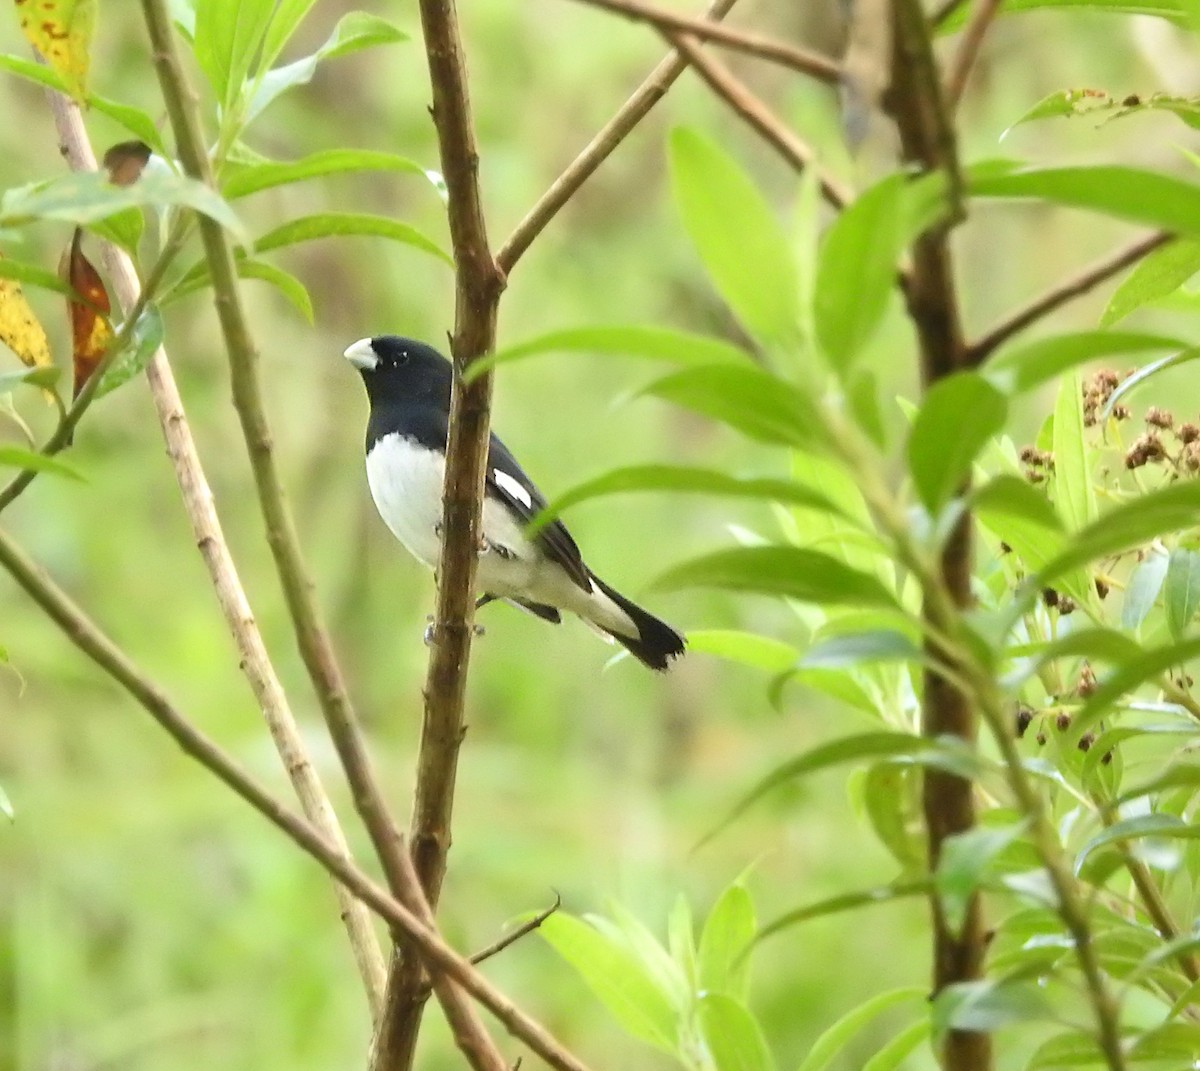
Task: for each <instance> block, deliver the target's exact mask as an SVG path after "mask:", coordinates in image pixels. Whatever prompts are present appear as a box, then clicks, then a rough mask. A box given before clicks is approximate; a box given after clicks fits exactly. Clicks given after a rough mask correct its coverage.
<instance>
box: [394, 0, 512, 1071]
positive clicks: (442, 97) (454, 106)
mask: <svg viewBox="0 0 1200 1071" xmlns="http://www.w3.org/2000/svg"><path fill="white" fill-rule="evenodd" d="M419 6H420V14H421V32H422V36H423V38H424V42H425V55H426V58H427V60H428V64H429V81H430V87H431V90H432V96H433V105H432V114H433V121H434V125H435V127H436V128H437V139H438V150H439V153H440V157H441V165H442V175H443V176H444V177H445V181H446V191H447V215H448V220H449V224H450V241H451V245H452V248H453V252H454V270H455V308H454V333H453V335H452V336H451V340H450V352H451V355H452V356H453V358H454V367H455V372H456V375H455V378H454V388H453V391H452V396H451V400H450V429H449V436H448V439H447V443H446V476H445V484H444V487H443V515H442V531H443V533H444V538H443V540H442V553H441V560H440V561H439V563H438V573H437V575H438V595H437V609H436V615H435V619H434V624H433V642H432V645H431V651H430V657H429V669H428V673H427V675H426V678H425V713H424V719H423V721H422V723H421V741H420V747H419V751H418V756H417V783H416V788H415V791H414V793H413V815H412V827H411V828H412V834H411V836H412V852H413V862H414V864H415V865H416V871H417V875H418V877H419V878H420V883H421V888H422V890H423V894H424V896H425V898H426V900H427V901H428V902H429V905H430V909H431V911H436V909H437V903H438V899H439V896H440V893H441V888H442V879H443V878H444V876H445V873H446V856H447V853H448V852H449V849H450V819H451V815H452V813H453V809H454V782H455V776H456V774H457V769H458V750H459V745H460V744H461V743H462V738H463V733H464V731H465V726H464V722H463V706H464V702H465V699H466V685H467V667H468V664H469V661H470V656H471V638H472V635H473V631H474V630H473V622H474V618H475V566H476V563H477V558H478V550H477V548H478V547H479V545H480V541H481V537H482V534H483V532H482V508H483V482H484V472H485V470H486V467H487V455H488V425H489V419H490V410H491V397H492V377H491V373H490V372H489V373H485V374H484V375H481V376H480V377H479V378H478V379H475V380H473V381H472V382H471V383H470V384H469V385H467V386H464V385H463V378H462V373H463V371H465V369H466V368H467V367H468V366H469V365H470V363H471V362H472V361H473V360H475V358H477V357H479V356H480V355H481V354H484V353H487V352H488V351H489V350H491V349H493V348H494V346H495V342H496V316H497V310H498V306H499V302H500V294H501V293H502V291H503V289H504V273H503V272H502V271H501V270H500V269H499V268H498V267H497V266H496V262H495V260H494V259H493V258H492V254H491V251H490V247H489V245H488V238H487V228H486V226H485V223H484V217H483V207H482V203H481V200H480V193H479V181H478V180H479V175H478V171H479V156H478V152H477V151H476V147H475V134H474V130H473V129H472V125H471V105H470V96H469V92H468V88H467V70H466V58H465V56H464V54H463V48H462V41H461V38H460V35H459V28H458V16H457V13H456V12H455V8H454V0H420V5H419ZM422 975H423V972H422V967H421V963H420V961H419V960H418V959H417V958H416V957H414V956H412V955H411V954H408V950H406V949H404V948H402V947H397V949H396V950H395V952H394V953H393V956H392V964H391V969H390V971H389V974H388V985H387V993H386V997H385V1007H384V1015H383V1019H382V1021H381V1022H380V1026H379V1030H378V1031H377V1032H376V1037H375V1044H374V1047H373V1051H372V1058H371V1067H372V1068H373V1069H375V1071H408V1069H409V1068H411V1067H412V1061H413V1055H414V1053H415V1051H416V1043H417V1034H418V1033H419V1031H420V1027H421V1013H422V1008H423V1006H424V1002H423V1001H422V1000H421V999H420V994H421V989H422V987H423V985H424V979H423V977H422Z"/></svg>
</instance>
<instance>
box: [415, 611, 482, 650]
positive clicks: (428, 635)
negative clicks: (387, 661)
mask: <svg viewBox="0 0 1200 1071" xmlns="http://www.w3.org/2000/svg"><path fill="white" fill-rule="evenodd" d="M489 601H490V600H489ZM471 632H472V634H473V635H475V636H486V635H487V629H485V628H484V627H483V626H482V625H481V624H479V623H478V622H475V623H473V624H472V625H471ZM436 636H437V620H436V619H435V617H434V615H433V614H426V615H425V632H424V635H423V636H422V639H423V640H424V641H425V646H426V647H432V646H433V644H434V639H435V637H436Z"/></svg>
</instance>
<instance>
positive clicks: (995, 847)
mask: <svg viewBox="0 0 1200 1071" xmlns="http://www.w3.org/2000/svg"><path fill="white" fill-rule="evenodd" d="M1024 832H1025V823H1018V824H1015V825H1010V826H1002V827H999V828H997V827H991V826H980V827H978V828H976V829H971V830H968V831H967V832H965V833H956V834H954V835H953V836H950V837H947V838H946V839H945V840H944V841H942V851H941V856H940V857H939V859H938V865H937V872H936V874H935V887H936V889H937V894H938V899H939V900H940V901H941V904H942V911H943V912H944V914H945V917H946V925H947V926H948V927H949V928H950V930H951V932H952V933H954V934H957V933H959V931H960V930H961V929H962V926H963V923H964V922H965V921H966V917H967V907H968V905H969V904H970V902H971V897H972V896H974V895H975V892H976V890H978V889H979V887H980V885H982V884H983V882H984V880H985V879H986V878H987V876H988V875H989V874H990V873H991V869H992V864H993V862H994V861H995V859H996V857H997V856H999V855H1000V853H1001V852H1003V851H1004V850H1005V849H1006V848H1007V847H1008V846H1009V845H1010V844H1012V843H1013V841H1015V840H1016V839H1017V838H1018V837H1020V836H1021V835H1022V834H1023V833H1024Z"/></svg>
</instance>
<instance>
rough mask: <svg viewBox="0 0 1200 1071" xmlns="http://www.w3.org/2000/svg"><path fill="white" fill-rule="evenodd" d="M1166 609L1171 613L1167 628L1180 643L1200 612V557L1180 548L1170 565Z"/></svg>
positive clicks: (1165, 598)
mask: <svg viewBox="0 0 1200 1071" xmlns="http://www.w3.org/2000/svg"><path fill="white" fill-rule="evenodd" d="M1163 605H1164V607H1165V609H1166V612H1167V627H1168V628H1169V629H1170V630H1171V635H1172V636H1174V637H1175V639H1179V638H1181V637H1182V636H1183V634H1184V632H1186V631H1187V627H1188V625H1190V624H1191V623H1192V618H1193V617H1195V616H1196V609H1197V607H1200V554H1197V553H1196V551H1194V550H1185V549H1184V548H1183V547H1176V548H1175V549H1174V550H1173V551H1171V556H1170V559H1169V560H1168V562H1167V579H1166V584H1165V586H1164V588H1163Z"/></svg>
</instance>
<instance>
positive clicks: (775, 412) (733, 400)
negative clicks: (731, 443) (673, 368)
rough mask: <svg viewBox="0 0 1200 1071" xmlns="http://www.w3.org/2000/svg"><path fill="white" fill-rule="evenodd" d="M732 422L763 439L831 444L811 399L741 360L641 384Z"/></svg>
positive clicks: (661, 395)
mask: <svg viewBox="0 0 1200 1071" xmlns="http://www.w3.org/2000/svg"><path fill="white" fill-rule="evenodd" d="M642 393H643V394H651V395H654V396H655V397H658V398H663V399H665V400H666V401H669V402H674V403H675V404H676V405H681V406H683V407H684V408H685V409H691V410H693V411H694V412H697V413H702V414H703V415H704V416H707V417H711V418H712V419H713V420H719V421H721V422H722V423H724V424H728V425H729V426H730V427H731V428H734V429H735V430H737V431H740V432H741V433H742V434H743V435H745V436H747V437H749V438H751V439H757V440H759V441H760V442H766V443H774V444H783V445H785V446H801V447H807V448H809V449H814V450H820V449H824V448H825V447H826V446H827V440H826V439H825V436H824V434H823V432H822V421H821V420H820V417H819V415H818V411H817V407H816V405H815V404H814V403H813V401H812V399H811V398H809V397H808V395H807V394H805V393H804V392H803V391H802V390H800V389H799V388H797V387H794V386H793V385H792V384H790V383H788V382H786V381H784V380H782V379H779V378H777V377H776V376H773V375H771V374H770V373H768V372H763V371H761V370H760V369H757V368H753V367H750V366H743V365H729V364H721V365H709V366H707V367H701V368H686V369H684V370H683V371H680V372H675V373H673V374H671V375H669V376H665V377H664V378H662V379H659V380H656V381H655V382H653V383H651V384H650V385H649V386H648V387H645V388H644V389H643V390H642Z"/></svg>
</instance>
